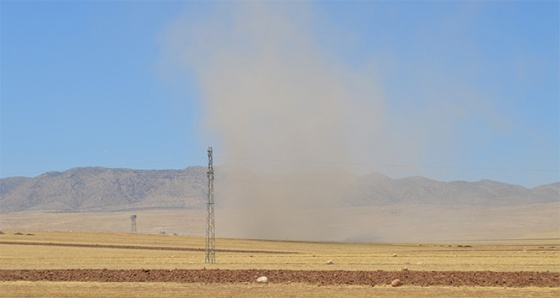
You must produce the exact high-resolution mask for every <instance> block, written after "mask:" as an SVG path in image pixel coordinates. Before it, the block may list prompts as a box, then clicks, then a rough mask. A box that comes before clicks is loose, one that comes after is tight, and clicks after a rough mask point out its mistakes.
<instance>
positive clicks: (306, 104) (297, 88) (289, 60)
mask: <svg viewBox="0 0 560 298" xmlns="http://www.w3.org/2000/svg"><path fill="white" fill-rule="evenodd" d="M313 19H314V15H313V13H312V11H311V9H310V8H309V7H308V6H307V4H305V3H293V2H292V3H289V4H281V3H276V4H271V3H266V4H265V3H257V2H242V3H236V5H231V6H228V5H223V6H220V7H219V8H217V10H216V11H214V12H213V13H211V14H210V15H209V16H205V17H204V18H203V19H192V18H188V17H186V16H185V17H184V18H180V19H178V20H176V21H175V22H174V23H173V24H171V25H170V27H169V30H168V35H167V37H166V47H167V51H168V54H169V56H170V57H171V58H170V59H172V60H173V59H176V61H180V64H181V66H182V67H185V69H187V70H188V71H192V73H193V74H194V77H195V79H196V80H197V84H198V86H199V88H200V90H199V92H200V99H201V101H202V103H201V104H202V107H203V111H204V115H203V119H204V120H203V122H204V123H203V124H204V125H203V130H204V131H205V133H208V134H209V135H213V136H215V139H216V140H217V144H215V145H214V148H215V152H216V153H217V155H216V160H217V161H221V163H222V166H223V167H224V169H227V172H228V179H227V180H226V181H225V182H226V184H227V187H225V188H224V187H222V190H221V191H219V193H217V204H218V206H220V207H222V208H227V209H233V210H236V212H233V213H231V215H230V218H227V219H223V222H224V224H226V225H227V226H228V228H227V230H228V231H230V233H232V234H235V235H234V236H241V237H251V238H275V239H300V240H303V239H308V240H309V239H313V240H319V239H321V240H335V239H332V235H333V229H336V226H337V225H336V220H335V218H336V217H335V216H332V215H333V214H334V213H335V211H334V209H331V208H330V207H333V206H334V205H336V204H337V201H338V200H340V199H341V198H342V197H343V195H344V193H345V192H347V191H348V185H349V184H346V185H345V184H344V182H341V181H344V179H346V178H345V174H346V172H345V171H346V170H345V168H346V166H347V165H348V164H349V163H351V162H352V161H356V160H360V159H361V158H362V157H365V155H366V154H372V153H373V152H374V151H375V150H373V146H372V141H373V139H374V136H375V135H376V134H377V133H379V131H380V128H381V127H382V126H383V123H384V119H383V115H384V112H383V110H384V98H383V90H382V88H381V87H380V85H379V83H378V82H377V80H376V72H375V67H374V63H371V62H369V61H364V63H363V65H362V66H361V67H360V68H359V69H355V68H353V69H352V68H350V67H347V66H345V64H344V63H342V61H337V59H335V58H334V57H333V56H332V55H331V54H330V53H328V52H327V51H326V50H324V48H323V47H322V46H321V43H320V42H319V40H318V38H317V37H316V36H315V34H314V27H313V26H312V21H313ZM333 169H336V170H333ZM317 209H320V210H323V211H321V212H313V210H315V211H316V210H317ZM310 212H311V213H310ZM311 214H313V215H311Z"/></svg>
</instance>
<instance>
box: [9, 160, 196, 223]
mask: <svg viewBox="0 0 560 298" xmlns="http://www.w3.org/2000/svg"><path fill="white" fill-rule="evenodd" d="M204 184H206V169H205V168H204V167H189V168H186V169H184V170H131V169H110V168H102V167H87V168H74V169H70V170H67V171H64V172H48V173H45V174H42V175H40V176H38V177H35V178H23V177H10V178H4V179H0V210H1V212H3V213H5V212H14V211H30V210H45V211H57V212H76V211H80V212H94V211H100V212H103V211H118V210H130V209H153V208H158V209H164V208H189V209H197V208H201V207H203V206H204V202H203V201H202V198H203V197H204V195H203V193H202V187H203V185H204Z"/></svg>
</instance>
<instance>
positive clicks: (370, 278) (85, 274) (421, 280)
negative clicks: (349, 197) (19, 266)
mask: <svg viewBox="0 0 560 298" xmlns="http://www.w3.org/2000/svg"><path fill="white" fill-rule="evenodd" d="M260 276H267V277H268V280H269V282H271V283H309V284H316V285H370V286H375V285H390V284H391V281H393V280H394V279H399V280H401V282H402V283H403V284H404V285H416V286H436V285H439V286H483V287H560V273H559V272H493V271H395V272H389V271H330V270H329V271H303V270H302V271H299V270H220V269H200V270H183V269H174V270H147V269H144V270H142V269H137V270H107V269H70V270H0V281H96V282H180V283H181V282H182V283H253V282H256V279H257V278H258V277H260Z"/></svg>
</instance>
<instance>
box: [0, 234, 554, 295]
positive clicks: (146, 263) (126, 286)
mask: <svg viewBox="0 0 560 298" xmlns="http://www.w3.org/2000/svg"><path fill="white" fill-rule="evenodd" d="M3 233H4V234H0V267H1V270H0V272H3V273H2V276H3V278H2V280H3V281H2V282H1V283H0V293H2V295H3V296H6V297H70V296H72V297H92V296H106V297H116V296H122V295H125V294H126V293H134V296H136V297H153V296H162V295H163V296H181V295H188V296H214V297H215V296H221V297H224V296H241V297H243V296H246V297H249V296H269V297H280V296H282V297H301V296H306V297H307V296H315V297H319V296H322V297H325V296H331V297H336V296H338V297H342V296H348V295H354V296H358V297H360V296H371V295H383V296H389V297H391V296H394V297H397V296H399V297H403V296H411V297H412V296H414V297H428V296H430V297H434V296H435V297H437V296H441V297H443V296H456V297H467V296H475V295H483V296H495V297H501V296H509V297H516V296H517V297H531V296H534V297H546V296H551V297H553V296H556V295H558V294H559V293H560V258H559V253H560V249H559V247H560V241H559V240H558V238H557V237H547V238H544V237H543V238H534V239H523V240H508V241H497V240H496V241H485V242H479V243H477V242H476V241H471V242H458V243H436V244H430V243H340V242H301V241H270V240H248V239H228V238H218V239H216V250H217V251H216V263H215V264H206V263H204V247H205V239H204V237H196V236H178V235H159V234H140V233H138V234H134V233H93V232H46V231H16V230H4V231H3ZM547 236H554V235H553V234H551V235H547ZM328 260H332V262H333V264H327V261H328ZM405 267H406V269H405ZM10 270H15V271H10ZM18 270H24V271H25V272H27V271H29V270H31V271H33V272H35V273H39V275H41V276H40V278H39V280H34V281H31V280H29V279H27V280H26V279H25V278H21V279H17V278H16V280H14V279H13V276H14V274H22V273H21V272H22V271H18ZM39 270H43V271H39ZM49 270H50V271H49ZM65 270H77V271H74V273H75V274H78V273H80V274H82V273H84V274H85V273H87V274H85V275H88V274H94V273H96V272H97V273H96V274H98V275H103V274H105V275H107V274H117V273H118V274H124V273H123V272H125V273H126V276H127V277H125V278H124V279H122V280H121V282H113V281H103V280H106V278H107V277H98V279H99V280H95V279H91V280H90V279H89V278H91V276H92V275H89V276H90V277H83V278H82V277H80V278H77V279H76V278H74V277H73V278H70V279H71V280H59V281H51V280H52V279H51V280H49V278H43V276H50V275H52V276H55V277H53V279H54V280H57V279H56V276H57V275H64V276H66V275H67V274H68V271H65ZM91 270H93V271H91ZM95 270H98V271H95ZM123 270H128V271H123ZM135 270H136V271H135ZM158 270H164V271H158ZM488 271H491V272H492V274H491V275H492V276H494V275H496V274H501V275H500V276H501V277H500V278H501V279H503V282H504V284H496V285H492V286H488V285H486V286H479V285H478V286H472V285H471V286H468V285H461V284H455V285H454V286H450V285H447V284H445V283H446V282H445V281H443V280H444V279H446V278H447V279H449V278H451V280H452V282H453V281H455V282H457V280H458V281H459V282H462V281H463V280H462V279H461V278H459V279H457V278H458V277H457V276H473V275H474V276H476V275H477V274H479V275H481V276H482V275H484V274H483V273H484V272H488ZM14 272H19V273H14ZM25 272H24V273H25ZM63 272H66V273H64V274H63ZM88 272H89V273H88ZM92 272H93V273H92ZM146 272H147V275H148V278H146V279H142V280H141V281H140V282H134V281H135V279H134V278H130V276H131V275H136V276H138V275H142V274H145V273H146ZM162 272H163V273H162ZM329 272H330V273H329ZM352 272H354V273H352ZM523 272H525V273H523ZM527 272H533V273H531V274H533V275H530V277H526V276H525V275H523V274H528V273H527ZM8 273H10V274H11V275H10V274H8ZM432 273H433V274H439V276H440V278H441V279H442V280H438V279H437V278H435V279H433V281H430V283H428V284H427V286H422V285H419V282H417V281H415V278H417V277H418V276H423V275H433V274H432ZM150 274H151V275H154V276H155V275H157V274H168V275H169V274H171V275H169V276H173V274H175V275H177V274H186V275H185V276H186V277H185V280H184V281H182V280H181V279H180V278H178V277H175V278H176V279H178V280H179V281H180V282H177V281H175V280H167V281H168V282H161V281H160V282H153V281H152V279H156V280H157V281H159V280H158V279H157V278H156V277H149V276H151V275H150ZM206 274H208V275H218V280H219V282H212V280H207V281H204V280H202V281H197V279H196V278H201V277H200V276H205V275H206ZM228 274H230V275H231V276H232V277H231V279H230V280H229V281H228V280H226V281H225V282H224V281H223V280H222V279H220V276H222V277H223V276H224V275H228ZM264 274H269V275H270V276H269V277H271V276H272V278H271V281H270V283H268V284H258V283H256V278H258V277H259V276H260V275H264ZM306 274H314V277H313V278H308V277H306V276H305V275H306ZM508 274H509V275H508ZM22 275H24V274H22ZM78 275H79V274H78ZM145 275H146V274H145ZM545 275H546V276H545ZM6 276H11V277H9V278H7V277H6ZM193 276H194V277H193ZM282 276H289V277H285V278H283V277H282ZM333 276H334V277H333ZM336 276H338V281H337V278H336ZM348 276H350V277H348ZM363 276H376V277H369V278H370V279H372V280H367V281H363V280H361V279H363V278H364V277H363ZM377 276H379V277H377ZM394 276H397V277H399V276H401V278H402V279H403V281H404V285H403V286H401V287H397V288H393V287H391V286H390V282H391V279H392V278H393V277H394ZM354 277H355V278H354ZM389 277H391V278H389ZM514 277H515V278H514ZM193 278H195V279H193ZM214 278H216V277H214ZM407 278H408V279H407ZM453 278H455V279H453ZM469 278H471V277H469ZM480 278H482V277H480ZM484 278H486V277H484ZM512 278H514V279H515V280H516V281H513V280H509V279H512ZM543 278H548V279H547V280H548V281H547V282H548V283H549V284H546V285H544V286H543V285H538V286H535V285H533V283H531V282H529V283H527V282H528V281H529V280H533V279H535V280H537V279H543ZM62 279H63V278H62ZM288 279H291V280H288ZM354 279H355V280H354ZM471 279H472V278H471ZM275 280H276V281H275ZM407 280H409V281H410V282H407ZM518 280H522V281H524V282H525V283H524V285H521V284H523V283H520V284H519V285H517V284H518ZM481 282H483V281H482V280H481ZM508 283H509V284H508ZM420 284H421V283H420Z"/></svg>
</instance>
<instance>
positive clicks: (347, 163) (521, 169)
mask: <svg viewBox="0 0 560 298" xmlns="http://www.w3.org/2000/svg"><path fill="white" fill-rule="evenodd" d="M217 159H222V160H241V161H261V162H283V163H298V164H325V165H327V164H330V165H350V166H372V167H392V168H417V169H442V170H445V169H448V170H453V169H455V170H476V171H522V172H560V169H535V168H505V167H463V166H431V165H413V164H387V163H357V162H343V161H320V160H289V159H264V158H235V157H218V158H217Z"/></svg>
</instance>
